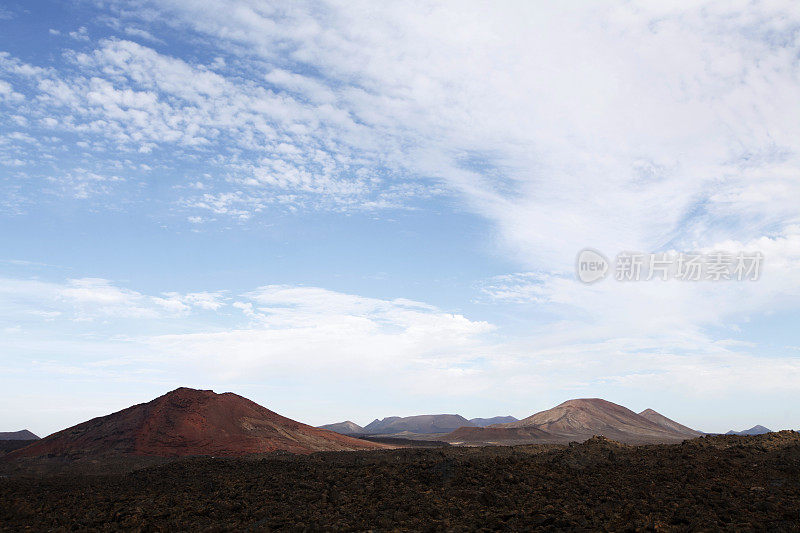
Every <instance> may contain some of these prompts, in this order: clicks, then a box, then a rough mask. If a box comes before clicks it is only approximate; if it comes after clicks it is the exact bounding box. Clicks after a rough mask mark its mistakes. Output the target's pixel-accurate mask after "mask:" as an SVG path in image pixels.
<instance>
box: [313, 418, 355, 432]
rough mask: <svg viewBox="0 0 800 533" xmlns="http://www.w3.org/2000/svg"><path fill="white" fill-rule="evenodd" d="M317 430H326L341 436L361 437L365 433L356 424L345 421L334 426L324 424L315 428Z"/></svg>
mask: <svg viewBox="0 0 800 533" xmlns="http://www.w3.org/2000/svg"><path fill="white" fill-rule="evenodd" d="M317 427H319V429H327V430H328V431H335V432H336V433H341V434H342V435H361V434H363V433H365V431H364V428H362V427H361V426H359V425H358V424H356V423H355V422H350V421H349V420H346V421H344V422H337V423H335V424H325V425H324V426H317Z"/></svg>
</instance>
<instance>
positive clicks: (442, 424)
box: [364, 415, 474, 435]
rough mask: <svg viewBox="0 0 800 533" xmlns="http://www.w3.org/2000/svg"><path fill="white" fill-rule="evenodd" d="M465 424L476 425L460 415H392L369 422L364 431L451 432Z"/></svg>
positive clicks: (388, 432) (384, 432)
mask: <svg viewBox="0 0 800 533" xmlns="http://www.w3.org/2000/svg"><path fill="white" fill-rule="evenodd" d="M463 426H468V427H474V424H472V423H471V422H470V421H469V420H467V419H466V418H464V417H463V416H460V415H417V416H404V417H399V416H390V417H387V418H384V419H383V420H377V419H376V420H374V421H372V422H371V423H369V424H367V426H366V427H365V428H364V433H370V434H373V435H376V434H393V433H402V432H404V431H407V432H409V433H449V432H451V431H453V430H454V429H458V428H460V427H463Z"/></svg>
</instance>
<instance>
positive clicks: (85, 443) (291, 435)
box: [0, 387, 770, 460]
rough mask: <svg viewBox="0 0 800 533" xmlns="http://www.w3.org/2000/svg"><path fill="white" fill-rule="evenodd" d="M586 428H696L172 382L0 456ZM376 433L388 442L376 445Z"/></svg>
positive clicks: (654, 434) (316, 445)
mask: <svg viewBox="0 0 800 533" xmlns="http://www.w3.org/2000/svg"><path fill="white" fill-rule="evenodd" d="M769 431H770V430H769V429H767V428H765V427H763V426H755V427H753V428H751V429H748V430H745V431H742V432H733V431H731V432H729V434H737V435H758V434H761V433H767V432H769ZM595 435H602V436H604V437H606V438H608V439H612V440H615V441H619V442H623V443H629V444H646V443H670V442H681V441H683V440H685V439H692V438H695V437H700V436H702V435H703V433H701V432H699V431H697V430H694V429H692V428H689V427H687V426H684V425H683V424H679V423H678V422H675V421H674V420H671V419H669V418H667V417H666V416H664V415H662V414H660V413H658V412H656V411H654V410H652V409H645V410H644V411H642V412H641V413H635V412H633V411H631V410H630V409H628V408H626V407H624V406H622V405H618V404H615V403H612V402H609V401H606V400H603V399H600V398H584V399H575V400H569V401H566V402H564V403H561V404H559V405H557V406H556V407H553V408H552V409H548V410H545V411H541V412H538V413H535V414H533V415H531V416H529V417H527V418H523V419H522V420H517V419H515V418H514V417H511V416H502V417H500V416H499V417H494V418H473V419H472V420H467V419H466V418H464V417H463V416H460V415H456V414H439V415H417V416H406V417H398V416H391V417H387V418H383V419H376V420H374V421H373V422H371V423H370V424H368V425H367V426H366V427H361V426H359V425H358V424H355V423H353V422H351V421H349V420H348V421H345V422H340V423H337V424H328V425H326V426H322V427H320V428H314V427H311V426H308V425H306V424H302V423H300V422H296V421H294V420H290V419H288V418H286V417H283V416H281V415H279V414H277V413H274V412H272V411H270V410H269V409H267V408H265V407H262V406H261V405H258V404H256V403H254V402H252V401H250V400H248V399H246V398H243V397H241V396H238V395H236V394H233V393H230V392H227V393H224V394H216V393H214V392H213V391H209V390H195V389H188V388H184V387H181V388H179V389H176V390H174V391H172V392H169V393H167V394H165V395H163V396H160V397H158V398H156V399H154V400H152V401H150V402H147V403H143V404H139V405H134V406H132V407H129V408H127V409H123V410H122V411H119V412H116V413H112V414H110V415H106V416H102V417H98V418H94V419H92V420H89V421H87V422H83V423H82V424H78V425H76V426H73V427H71V428H68V429H65V430H62V431H59V432H58V433H54V434H52V435H50V436H48V437H45V438H44V439H39V440H35V441H34V442H32V443H30V444H27V445H25V444H22V446H24V447H22V448H20V449H17V450H14V449H13V448H15V447H16V446H12V445H9V446H8V447H7V450H6V451H8V453H7V454H6V455H5V456H4V460H5V459H9V458H11V459H13V458H15V457H16V458H25V457H51V458H59V457H61V458H70V459H75V458H89V459H92V458H97V457H117V456H154V457H181V456H190V455H227V456H242V455H248V454H254V453H265V452H271V451H287V452H292V453H311V452H315V451H336V450H341V451H345V450H374V449H383V448H387V447H393V446H404V445H409V444H408V442H409V440H408V439H411V440H413V441H414V443H417V441H420V442H422V441H425V442H429V443H431V442H432V441H439V442H442V441H443V442H447V443H450V444H456V445H457V444H467V445H481V444H518V443H568V442H572V441H585V440H587V439H589V438H591V437H592V436H595ZM354 436H363V437H364V438H365V439H374V440H375V442H370V441H368V440H362V439H359V438H355V437H354ZM36 438H37V437H36V435H34V434H33V433H31V432H29V431H27V430H23V431H17V432H12V433H0V440H2V439H18V440H23V439H36ZM381 439H383V442H386V443H388V444H381V443H380V442H381ZM390 441H391V442H390ZM5 442H8V443H11V442H12V441H10V440H6V441H5Z"/></svg>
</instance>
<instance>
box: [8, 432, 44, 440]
mask: <svg viewBox="0 0 800 533" xmlns="http://www.w3.org/2000/svg"><path fill="white" fill-rule="evenodd" d="M0 440H39V437H37V436H36V435H34V434H33V433H31V432H30V431H28V430H27V429H22V430H20V431H0Z"/></svg>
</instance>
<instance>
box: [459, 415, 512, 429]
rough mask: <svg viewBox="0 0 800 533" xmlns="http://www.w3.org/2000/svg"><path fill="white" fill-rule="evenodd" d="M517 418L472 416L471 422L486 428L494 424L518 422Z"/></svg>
mask: <svg viewBox="0 0 800 533" xmlns="http://www.w3.org/2000/svg"><path fill="white" fill-rule="evenodd" d="M516 421H517V418H515V417H513V416H494V417H492V418H472V419H470V422H471V423H472V424H474V425H476V426H478V427H481V428H485V427H486V426H491V425H492V424H508V423H509V422H516Z"/></svg>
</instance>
